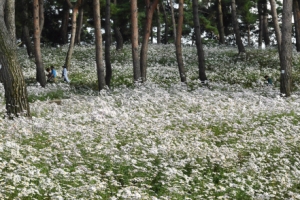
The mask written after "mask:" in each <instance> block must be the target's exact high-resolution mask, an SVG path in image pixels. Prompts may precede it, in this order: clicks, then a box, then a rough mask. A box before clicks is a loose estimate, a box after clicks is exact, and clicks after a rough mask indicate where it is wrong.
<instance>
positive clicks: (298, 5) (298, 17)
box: [273, 0, 300, 52]
mask: <svg viewBox="0 0 300 200" xmlns="http://www.w3.org/2000/svg"><path fill="white" fill-rule="evenodd" d="M273 1H274V0H273ZM293 8H294V23H295V33H296V49H297V52H300V2H299V0H293Z"/></svg>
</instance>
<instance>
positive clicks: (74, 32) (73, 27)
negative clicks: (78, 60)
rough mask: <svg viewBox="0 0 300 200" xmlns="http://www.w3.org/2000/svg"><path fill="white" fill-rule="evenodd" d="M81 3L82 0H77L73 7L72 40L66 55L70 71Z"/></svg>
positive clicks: (66, 62)
mask: <svg viewBox="0 0 300 200" xmlns="http://www.w3.org/2000/svg"><path fill="white" fill-rule="evenodd" d="M81 3H82V0H77V2H76V5H75V6H74V7H73V13H72V32H71V40H70V45H69V49H68V53H67V56H66V61H65V66H66V67H67V70H68V71H69V70H70V67H71V59H72V54H73V51H74V43H75V35H76V20H77V13H78V9H79V7H80V5H81Z"/></svg>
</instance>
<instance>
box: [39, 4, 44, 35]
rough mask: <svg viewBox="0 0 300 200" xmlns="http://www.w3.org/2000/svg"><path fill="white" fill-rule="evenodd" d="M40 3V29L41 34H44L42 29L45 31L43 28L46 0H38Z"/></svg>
mask: <svg viewBox="0 0 300 200" xmlns="http://www.w3.org/2000/svg"><path fill="white" fill-rule="evenodd" d="M38 3H39V5H40V6H39V29H40V36H41V35H42V31H43V28H44V22H45V20H44V12H45V10H44V0H39V1H38Z"/></svg>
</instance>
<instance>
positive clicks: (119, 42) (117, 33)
mask: <svg viewBox="0 0 300 200" xmlns="http://www.w3.org/2000/svg"><path fill="white" fill-rule="evenodd" d="M114 5H115V6H117V0H114ZM113 21H114V23H113V29H114V36H115V38H116V43H117V45H116V50H120V49H123V43H124V41H123V36H122V33H121V31H120V26H119V23H118V22H117V21H118V20H117V17H115V16H113Z"/></svg>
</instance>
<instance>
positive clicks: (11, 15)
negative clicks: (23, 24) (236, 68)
mask: <svg viewBox="0 0 300 200" xmlns="http://www.w3.org/2000/svg"><path fill="white" fill-rule="evenodd" d="M4 17H5V24H6V27H7V29H8V32H9V34H10V37H11V39H12V41H13V43H16V25H15V0H6V5H5V12H4Z"/></svg>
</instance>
